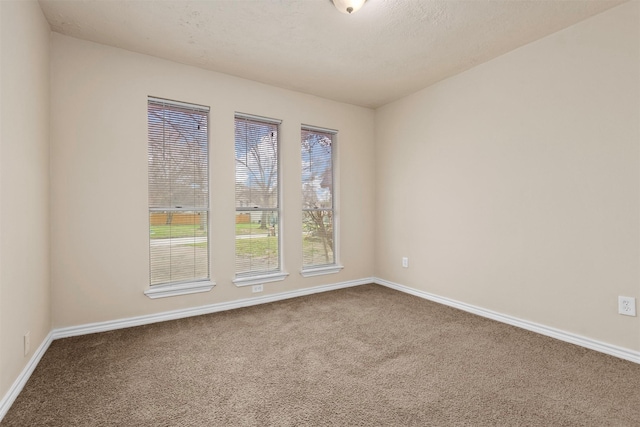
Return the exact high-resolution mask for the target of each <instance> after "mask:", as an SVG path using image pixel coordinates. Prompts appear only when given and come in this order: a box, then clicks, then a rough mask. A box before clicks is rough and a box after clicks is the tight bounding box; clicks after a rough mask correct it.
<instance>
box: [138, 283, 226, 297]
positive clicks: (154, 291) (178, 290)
mask: <svg viewBox="0 0 640 427" xmlns="http://www.w3.org/2000/svg"><path fill="white" fill-rule="evenodd" d="M215 285H216V282H213V281H211V280H200V281H197V282H187V283H172V284H167V285H153V286H152V287H151V288H150V289H147V290H146V291H144V294H145V295H146V296H148V297H149V298H151V299H156V298H166V297H175V296H178V295H188V294H196V293H199V292H209V291H210V290H211V289H213V287H214V286H215Z"/></svg>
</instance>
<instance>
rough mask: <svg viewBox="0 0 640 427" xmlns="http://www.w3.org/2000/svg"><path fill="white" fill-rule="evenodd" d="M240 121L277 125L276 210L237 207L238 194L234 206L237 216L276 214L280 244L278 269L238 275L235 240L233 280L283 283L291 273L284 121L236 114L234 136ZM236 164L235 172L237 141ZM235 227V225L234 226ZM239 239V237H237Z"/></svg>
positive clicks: (250, 284)
mask: <svg viewBox="0 0 640 427" xmlns="http://www.w3.org/2000/svg"><path fill="white" fill-rule="evenodd" d="M238 120H246V121H252V122H259V123H264V124H267V125H275V126H276V132H277V136H276V138H277V139H276V162H277V163H276V170H277V175H276V185H277V187H276V188H277V193H278V196H277V198H276V204H277V206H276V208H256V207H252V206H237V204H238V199H237V194H234V205H236V206H235V216H237V215H238V214H241V213H249V214H250V213H251V212H262V211H266V212H275V214H276V216H277V218H278V222H277V242H278V263H277V264H278V265H277V268H276V269H272V270H257V271H255V272H254V271H249V272H241V273H238V272H237V267H236V257H237V252H236V250H237V246H236V242H235V240H234V274H235V278H234V279H233V280H232V282H233V284H235V285H236V286H238V287H243V286H252V285H258V284H264V283H269V282H277V281H281V280H284V279H285V278H286V277H287V276H288V275H289V273H287V272H286V271H285V270H284V256H283V255H284V254H283V250H282V249H283V231H282V229H283V227H282V224H283V217H284V216H283V209H282V200H283V197H282V193H283V191H282V162H281V151H282V150H281V138H280V135H281V125H282V120H280V119H274V118H270V117H264V116H257V115H253V114H246V113H241V112H237V111H236V112H235V113H234V119H233V126H234V135H235V128H236V126H237V123H238ZM234 164H235V168H236V169H235V170H236V171H237V153H236V151H235V140H234ZM235 183H236V182H235V178H234V184H235ZM234 226H235V224H234ZM236 239H237V236H236Z"/></svg>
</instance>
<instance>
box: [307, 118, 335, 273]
mask: <svg viewBox="0 0 640 427" xmlns="http://www.w3.org/2000/svg"><path fill="white" fill-rule="evenodd" d="M335 139H336V131H332V130H328V129H321V128H316V127H311V126H303V127H302V138H301V148H302V150H301V151H302V275H303V276H314V275H317V274H327V273H337V272H338V271H340V269H342V266H339V265H338V263H337V250H336V247H337V245H336V236H337V233H336V228H337V227H336V223H337V219H336V215H335V213H336V212H335V205H334V203H335V201H334V200H335V197H334V194H335V188H334V184H335V179H334V167H333V165H334V155H335V154H334V151H335V150H334V143H335Z"/></svg>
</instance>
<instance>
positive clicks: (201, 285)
mask: <svg viewBox="0 0 640 427" xmlns="http://www.w3.org/2000/svg"><path fill="white" fill-rule="evenodd" d="M149 101H151V102H159V103H163V104H167V105H173V106H175V107H183V108H184V107H186V108H198V109H200V110H201V111H203V112H206V113H207V114H209V112H210V107H209V106H206V105H201V104H193V103H186V102H180V101H175V100H171V99H164V98H157V97H153V96H147V108H148V105H149ZM209 123H210V120H209V117H207V126H208V125H209ZM209 144H210V140H209V133H207V173H210V171H211V169H210V155H211V150H210V145H209ZM208 179H210V178H208ZM210 184H211V183H210V181H209V190H208V195H207V198H208V199H209V200H208V201H207V208H206V210H203V209H200V211H202V212H205V211H206V212H207V270H208V276H209V278H207V279H204V280H197V281H195V282H185V283H175V282H174V283H165V284H157V285H151V284H150V285H149V289H147V290H146V291H144V294H145V295H146V296H148V297H149V298H151V299H157V298H166V297H173V296H179V295H188V294H195V293H201V292H209V291H210V290H211V289H213V287H214V286H215V285H216V282H214V281H213V280H211V241H210V240H209V231H210V220H211V213H210V210H211V209H210V203H211V193H210V191H211V187H210ZM151 210H153V209H149V211H151ZM172 210H176V211H179V210H193V209H190V208H185V209H172Z"/></svg>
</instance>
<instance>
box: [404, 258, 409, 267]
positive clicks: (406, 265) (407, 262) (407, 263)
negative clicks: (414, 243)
mask: <svg viewBox="0 0 640 427" xmlns="http://www.w3.org/2000/svg"><path fill="white" fill-rule="evenodd" d="M402 267H403V268H407V267H409V258H407V257H406V256H405V257H402Z"/></svg>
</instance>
